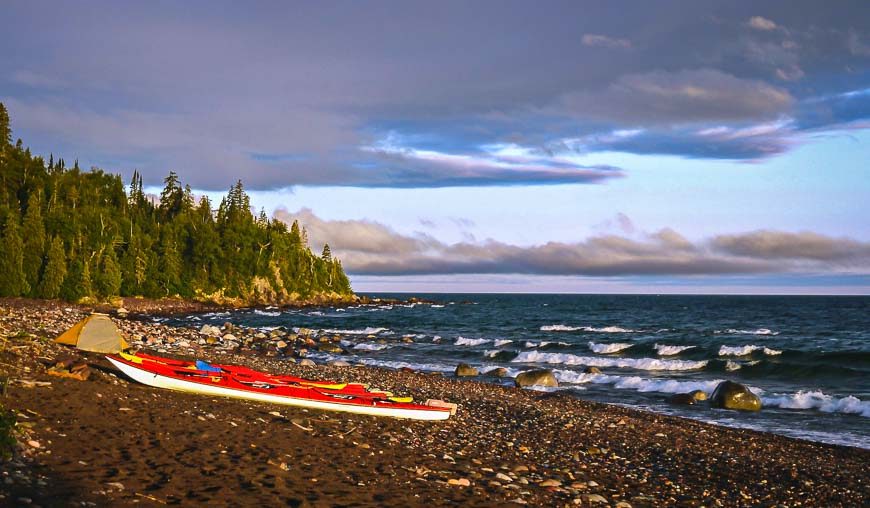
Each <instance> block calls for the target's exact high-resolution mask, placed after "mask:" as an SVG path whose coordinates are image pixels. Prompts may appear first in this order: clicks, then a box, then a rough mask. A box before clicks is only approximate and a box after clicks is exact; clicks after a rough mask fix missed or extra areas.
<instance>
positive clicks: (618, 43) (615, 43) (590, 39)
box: [582, 34, 631, 49]
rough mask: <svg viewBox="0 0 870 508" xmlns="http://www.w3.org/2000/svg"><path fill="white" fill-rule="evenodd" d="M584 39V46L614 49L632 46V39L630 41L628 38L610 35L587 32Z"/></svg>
mask: <svg viewBox="0 0 870 508" xmlns="http://www.w3.org/2000/svg"><path fill="white" fill-rule="evenodd" d="M582 40H583V45H584V46H599V47H604V48H612V49H629V48H631V41H629V40H628V39H620V38H617V37H608V36H607V35H600V34H585V35H584V36H583V39H582Z"/></svg>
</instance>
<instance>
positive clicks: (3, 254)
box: [0, 210, 30, 296]
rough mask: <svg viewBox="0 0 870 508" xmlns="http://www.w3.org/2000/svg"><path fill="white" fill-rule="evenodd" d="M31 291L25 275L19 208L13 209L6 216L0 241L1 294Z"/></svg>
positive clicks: (21, 293)
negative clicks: (0, 240)
mask: <svg viewBox="0 0 870 508" xmlns="http://www.w3.org/2000/svg"><path fill="white" fill-rule="evenodd" d="M29 291H30V287H29V286H28V284H27V278H26V277H25V275H24V242H23V241H22V240H21V229H20V226H19V225H18V213H17V210H13V211H12V213H10V214H8V215H7V216H6V224H5V225H4V228H3V236H2V242H0V296H21V295H24V294H27V293H28V292H29Z"/></svg>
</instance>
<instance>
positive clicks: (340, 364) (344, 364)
mask: <svg viewBox="0 0 870 508" xmlns="http://www.w3.org/2000/svg"><path fill="white" fill-rule="evenodd" d="M327 365H332V366H333V367H350V364H349V363H347V362H345V361H342V360H333V361H331V362H329V363H328V364H327Z"/></svg>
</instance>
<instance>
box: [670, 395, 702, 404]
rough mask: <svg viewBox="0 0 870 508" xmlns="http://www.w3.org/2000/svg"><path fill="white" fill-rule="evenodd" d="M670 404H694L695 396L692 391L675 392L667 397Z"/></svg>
mask: <svg viewBox="0 0 870 508" xmlns="http://www.w3.org/2000/svg"><path fill="white" fill-rule="evenodd" d="M667 401H668V404H674V405H677V406H694V405H695V402H697V401H696V400H695V397H692V394H690V393H675V394H673V395H671V396H670V397H668V398H667Z"/></svg>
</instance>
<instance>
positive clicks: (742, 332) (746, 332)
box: [713, 328, 779, 335]
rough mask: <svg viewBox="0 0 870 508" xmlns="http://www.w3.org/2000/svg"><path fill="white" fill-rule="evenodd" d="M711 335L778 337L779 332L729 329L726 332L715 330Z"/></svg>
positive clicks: (764, 329) (762, 329)
mask: <svg viewBox="0 0 870 508" xmlns="http://www.w3.org/2000/svg"><path fill="white" fill-rule="evenodd" d="M713 333H727V334H729V335H779V332H774V331H772V330H768V329H767V328H759V329H757V330H736V329H734V328H729V329H727V330H724V331H722V330H716V331H715V332H713Z"/></svg>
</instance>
